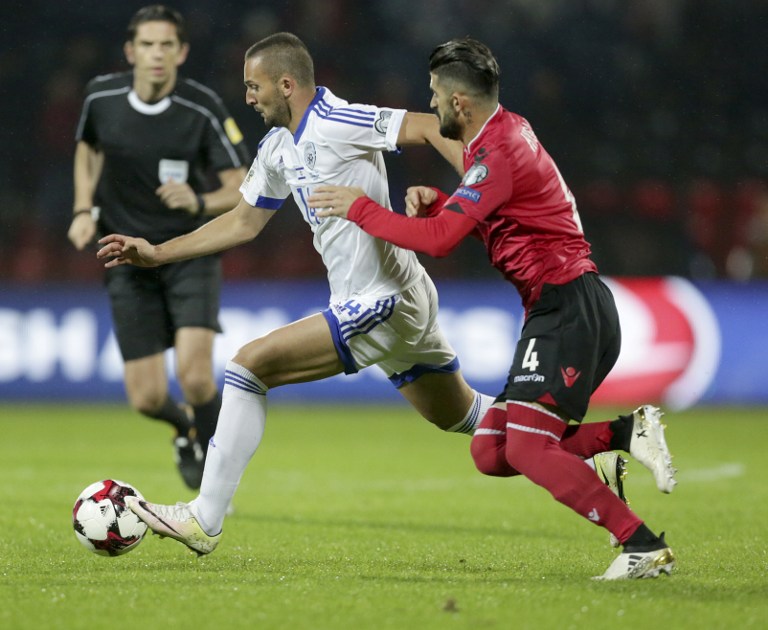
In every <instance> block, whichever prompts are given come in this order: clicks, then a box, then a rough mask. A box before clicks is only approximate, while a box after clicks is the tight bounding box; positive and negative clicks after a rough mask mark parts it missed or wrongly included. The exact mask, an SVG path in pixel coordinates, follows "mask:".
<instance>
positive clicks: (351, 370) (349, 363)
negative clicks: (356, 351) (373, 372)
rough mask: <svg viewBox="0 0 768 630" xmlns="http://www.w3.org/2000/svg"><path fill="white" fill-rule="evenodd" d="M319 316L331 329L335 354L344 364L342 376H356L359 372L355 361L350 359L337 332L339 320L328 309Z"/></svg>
mask: <svg viewBox="0 0 768 630" xmlns="http://www.w3.org/2000/svg"><path fill="white" fill-rule="evenodd" d="M321 314H322V316H323V317H325V321H327V322H328V327H329V328H330V329H331V338H332V339H333V345H334V347H335V348H336V354H338V355H339V359H341V362H342V363H343V364H344V374H357V373H358V372H359V371H360V370H358V368H357V365H356V364H355V360H354V359H353V358H352V352H351V350H350V349H349V346H348V345H347V343H346V341H344V339H343V338H342V334H341V331H340V330H339V320H338V319H336V316H335V315H334V314H333V311H331V309H330V308H327V309H325V310H324V311H322V312H321Z"/></svg>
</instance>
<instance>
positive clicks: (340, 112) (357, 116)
mask: <svg viewBox="0 0 768 630" xmlns="http://www.w3.org/2000/svg"><path fill="white" fill-rule="evenodd" d="M315 111H316V112H317V114H318V116H320V117H321V118H325V117H327V116H339V117H342V118H343V117H348V118H351V119H353V120H370V121H371V122H373V119H374V118H376V112H369V111H366V110H363V109H354V108H352V107H331V106H330V104H329V103H327V102H326V101H318V102H317V103H316V104H315Z"/></svg>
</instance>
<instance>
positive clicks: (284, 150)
mask: <svg viewBox="0 0 768 630" xmlns="http://www.w3.org/2000/svg"><path fill="white" fill-rule="evenodd" d="M404 116H405V110H402V109H388V108H380V107H375V106H373V105H359V104H350V103H348V102H347V101H345V100H343V99H340V98H338V97H337V96H335V95H334V94H332V93H331V91H330V90H328V89H327V88H323V87H319V88H317V94H316V96H315V98H314V99H313V101H312V103H311V104H310V106H309V108H308V109H307V111H306V112H305V114H304V118H303V119H302V121H301V123H300V125H299V127H298V129H297V130H296V134H295V135H293V134H291V132H290V131H288V129H286V128H284V127H280V128H274V129H272V130H271V131H270V132H269V133H268V134H267V135H266V136H265V137H264V139H263V140H262V141H261V143H260V144H259V150H258V154H257V156H256V159H255V160H254V161H253V165H252V166H251V169H250V171H249V172H248V175H247V177H246V178H245V181H244V182H243V184H242V186H241V187H240V192H241V193H243V198H244V199H245V201H246V202H248V203H249V204H251V205H252V206H259V207H261V208H268V209H272V210H276V209H278V208H280V206H282V204H283V201H285V199H286V198H287V197H288V195H289V193H293V198H294V200H295V201H296V205H297V206H298V207H299V210H300V211H301V213H302V215H303V217H304V220H305V221H306V222H307V223H308V224H309V226H310V228H311V229H312V232H313V233H314V239H313V240H314V245H315V248H316V249H317V251H318V252H320V255H321V256H322V258H323V262H324V263H325V266H326V268H327V269H328V282H329V284H330V287H331V302H340V301H343V300H344V299H346V298H350V297H357V296H363V295H366V296H389V295H394V294H397V293H402V292H403V291H404V290H405V289H407V288H409V287H410V286H412V285H413V284H414V283H415V282H416V281H417V280H418V279H419V278H420V277H421V276H422V274H423V273H424V269H423V267H422V266H421V264H420V263H419V261H418V259H417V258H416V255H415V254H414V253H413V252H411V251H406V250H404V249H401V248H399V247H396V246H395V245H392V244H390V243H387V242H384V241H381V240H379V239H376V238H374V237H372V236H370V235H368V234H366V233H365V232H363V231H362V230H361V229H360V228H359V227H357V225H355V224H354V223H352V222H350V221H347V220H345V219H340V218H338V217H330V218H325V219H320V218H318V217H317V216H316V215H315V212H314V210H312V209H311V208H310V207H309V206H308V205H307V198H308V197H309V196H310V194H311V193H312V190H313V188H314V187H315V186H318V185H320V184H333V185H338V186H357V187H359V188H362V189H363V190H364V191H365V193H366V194H367V195H368V196H369V197H370V198H371V199H373V200H374V201H376V202H377V203H379V204H381V205H382V206H384V207H386V208H390V209H391V208H392V206H391V205H390V202H389V189H388V182H387V171H386V167H385V165H384V157H383V155H382V151H385V150H386V151H394V150H397V136H398V133H399V131H400V126H401V124H402V122H403V117H404Z"/></svg>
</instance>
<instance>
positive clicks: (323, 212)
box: [307, 186, 365, 219]
mask: <svg viewBox="0 0 768 630" xmlns="http://www.w3.org/2000/svg"><path fill="white" fill-rule="evenodd" d="M360 197H365V193H364V192H363V189H362V188H356V187H354V186H318V187H317V188H315V189H314V190H313V191H312V194H311V195H310V196H309V199H307V203H308V204H309V207H310V208H315V209H317V208H320V210H319V211H318V212H317V216H318V217H320V218H325V217H341V218H342V219H346V218H347V214H348V213H349V208H350V207H351V206H352V204H353V203H355V200H356V199H359V198H360Z"/></svg>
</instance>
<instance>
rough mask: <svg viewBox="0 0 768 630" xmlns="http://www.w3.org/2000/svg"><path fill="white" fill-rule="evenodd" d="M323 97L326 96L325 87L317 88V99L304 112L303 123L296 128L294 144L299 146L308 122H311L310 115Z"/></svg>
mask: <svg viewBox="0 0 768 630" xmlns="http://www.w3.org/2000/svg"><path fill="white" fill-rule="evenodd" d="M323 96H325V88H324V87H317V88H315V98H313V99H312V102H311V103H310V104H309V107H307V111H305V112H304V116H302V118H301V122H300V123H299V126H298V127H296V133H294V134H293V144H298V143H299V140H300V139H301V134H303V133H304V128H305V127H306V126H307V120H309V113H310V112H311V111H312V110H313V109H314V108H315V105H317V103H319V102H320V101H321V100H322V99H323Z"/></svg>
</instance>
